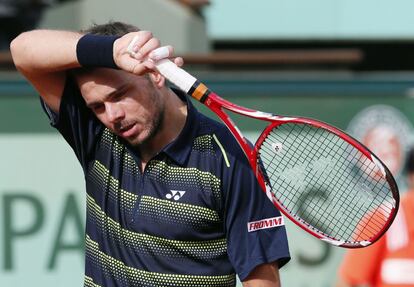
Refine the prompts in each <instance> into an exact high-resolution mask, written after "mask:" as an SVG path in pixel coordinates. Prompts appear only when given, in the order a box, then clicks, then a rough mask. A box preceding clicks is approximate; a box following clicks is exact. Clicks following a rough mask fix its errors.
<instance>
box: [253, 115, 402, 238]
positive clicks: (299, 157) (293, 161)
mask: <svg viewBox="0 0 414 287" xmlns="http://www.w3.org/2000/svg"><path fill="white" fill-rule="evenodd" d="M259 154H260V158H261V162H262V164H263V166H264V168H265V170H266V172H267V177H268V178H269V182H270V185H271V187H272V190H273V193H274V195H275V197H276V199H277V200H278V202H279V203H280V205H281V206H283V208H285V209H286V210H287V211H288V212H289V213H290V214H292V215H293V216H294V217H295V219H296V220H300V221H302V222H305V223H306V224H308V225H309V227H311V228H312V229H314V230H315V231H317V232H319V233H323V234H324V235H328V236H329V237H332V238H335V239H337V240H344V241H347V242H353V241H362V240H369V239H370V238H372V237H373V236H375V235H376V234H378V232H379V231H381V230H382V229H383V228H384V225H385V224H386V222H387V220H388V217H389V215H390V213H391V212H392V209H393V207H394V199H393V197H392V193H391V192H390V187H389V184H388V182H387V180H386V179H385V178H384V176H383V175H382V173H381V170H380V169H379V168H378V166H377V165H376V164H375V163H373V162H372V161H371V160H370V159H369V158H367V157H366V156H365V155H363V154H362V153H361V152H360V151H359V150H358V149H356V148H355V147H353V146H352V145H350V144H349V143H348V142H347V141H345V140H343V139H342V138H341V137H339V136H338V135H336V134H334V133H332V132H330V131H328V130H325V129H322V128H317V127H314V126H312V125H310V124H297V123H287V124H283V125H281V126H278V127H277V128H274V129H273V130H272V131H271V132H270V133H269V134H268V135H267V138H266V140H265V141H264V142H263V143H262V145H261V146H260V147H259Z"/></svg>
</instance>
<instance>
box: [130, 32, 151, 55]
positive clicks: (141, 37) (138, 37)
mask: <svg viewBox="0 0 414 287" xmlns="http://www.w3.org/2000/svg"><path fill="white" fill-rule="evenodd" d="M134 34H135V36H134V38H133V39H132V40H131V42H130V43H129V45H128V48H127V51H128V53H129V54H130V55H131V56H134V55H135V54H137V53H138V52H139V50H140V49H141V48H142V47H143V46H144V45H145V44H146V43H147V42H148V41H150V40H151V39H153V35H152V33H151V32H149V31H139V32H136V33H134Z"/></svg>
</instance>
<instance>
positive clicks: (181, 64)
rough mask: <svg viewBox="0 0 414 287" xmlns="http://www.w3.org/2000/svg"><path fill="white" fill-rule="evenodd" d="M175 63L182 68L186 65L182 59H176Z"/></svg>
mask: <svg viewBox="0 0 414 287" xmlns="http://www.w3.org/2000/svg"><path fill="white" fill-rule="evenodd" d="M174 63H175V64H176V65H177V66H178V67H182V66H183V65H184V59H183V58H181V57H177V58H174Z"/></svg>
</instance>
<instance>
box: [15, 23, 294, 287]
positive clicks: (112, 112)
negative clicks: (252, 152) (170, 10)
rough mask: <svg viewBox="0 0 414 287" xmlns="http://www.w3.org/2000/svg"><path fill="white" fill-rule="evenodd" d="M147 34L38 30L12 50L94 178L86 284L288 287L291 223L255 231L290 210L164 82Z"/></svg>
mask: <svg viewBox="0 0 414 287" xmlns="http://www.w3.org/2000/svg"><path fill="white" fill-rule="evenodd" d="M137 30H138V29H137V28H135V27H133V26H130V25H126V24H123V23H109V24H105V25H100V26H96V27H93V28H91V29H89V30H88V31H87V33H86V34H85V35H84V34H82V33H75V32H68V31H49V30H39V31H32V32H28V33H24V34H22V35H20V36H19V37H17V38H16V39H15V40H14V41H13V42H12V44H11V51H12V55H13V59H14V62H15V65H16V67H17V68H18V69H19V71H21V73H22V74H23V75H24V76H25V77H26V78H27V79H28V80H29V81H30V82H31V83H32V85H33V86H34V87H35V88H36V89H37V90H38V92H39V93H40V95H41V98H42V104H43V107H44V109H45V111H46V113H47V115H48V116H49V118H50V119H51V123H52V125H53V126H54V127H56V128H57V129H58V130H59V132H60V133H62V135H63V136H64V138H65V139H66V141H67V142H68V143H69V144H70V145H71V147H72V148H73V150H74V152H75V154H76V156H77V158H78V160H79V162H80V163H81V165H82V168H83V171H84V173H85V179H86V191H87V224H86V255H85V257H86V258H85V260H86V267H85V286H192V287H193V286H220V287H223V286H235V273H237V274H238V275H239V277H240V279H241V280H242V281H243V284H244V286H279V285H280V282H279V271H278V270H279V268H280V267H282V266H283V265H284V264H285V263H286V262H287V261H289V259H290V258H289V252H288V247H287V240H286V233H285V229H284V227H283V226H279V227H275V228H270V229H263V230H257V231H255V232H248V230H247V226H248V223H249V222H252V221H258V220H264V219H267V218H272V217H277V216H280V214H279V212H278V211H277V210H276V209H275V208H274V207H273V205H272V204H271V202H270V201H269V200H268V199H267V198H266V196H265V194H264V193H263V192H262V191H261V190H260V188H259V186H258V183H257V181H256V179H255V177H254V174H253V172H252V171H251V169H250V167H249V164H248V161H247V160H246V158H245V156H244V155H243V152H242V151H241V149H240V148H239V146H238V144H237V143H236V142H235V140H234V139H233V137H232V136H231V134H230V133H229V131H228V130H227V129H226V128H225V127H224V126H223V125H221V124H219V123H217V122H215V121H213V120H211V119H209V118H207V117H205V116H204V115H202V114H200V113H198V112H197V111H196V109H195V108H194V107H193V105H192V104H191V102H190V101H189V100H188V99H187V98H186V96H185V95H183V93H181V92H178V91H175V90H171V89H170V88H168V87H167V86H166V85H165V79H164V78H163V77H162V76H161V75H160V74H159V73H157V72H156V71H155V70H154V61H157V60H159V59H160V54H159V53H158V52H159V51H160V50H159V49H157V48H158V47H159V46H160V43H159V40H158V39H156V38H154V37H153V36H152V35H151V33H149V32H146V31H138V32H136V31H137ZM114 35H115V36H114ZM134 37H138V41H137V42H136V44H135V46H134V47H133V52H134V53H133V56H132V55H130V54H129V53H128V46H129V44H130V43H131V41H132V39H134ZM162 49H163V51H165V50H167V51H168V53H167V54H169V55H167V56H171V55H172V47H164V48H162ZM162 54H165V53H161V55H162ZM175 62H176V63H177V64H182V59H180V58H178V59H175Z"/></svg>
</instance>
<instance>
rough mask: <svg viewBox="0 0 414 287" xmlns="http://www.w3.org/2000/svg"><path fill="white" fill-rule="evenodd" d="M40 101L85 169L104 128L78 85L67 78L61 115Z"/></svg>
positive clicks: (51, 121)
mask: <svg viewBox="0 0 414 287" xmlns="http://www.w3.org/2000/svg"><path fill="white" fill-rule="evenodd" d="M40 100H41V105H42V107H43V110H44V111H45V113H46V115H47V116H48V118H49V120H50V124H51V126H53V127H54V128H56V129H57V130H58V131H59V132H60V133H61V134H62V135H63V137H64V138H65V140H66V141H67V142H68V143H69V145H70V146H71V147H72V149H73V151H74V152H75V154H76V157H77V158H78V160H79V162H80V163H81V165H82V167H83V168H85V166H86V164H87V162H88V158H89V155H90V154H91V152H92V151H93V149H94V146H95V143H96V139H97V137H98V135H99V134H100V133H101V132H102V129H103V126H102V124H101V123H100V122H99V120H98V119H97V118H96V117H95V115H94V114H93V112H92V111H91V110H90V109H89V108H88V107H87V106H86V104H85V101H84V99H83V97H82V95H81V93H80V91H79V88H78V86H77V84H76V83H75V81H74V80H73V79H72V77H70V76H68V77H67V79H66V83H65V88H64V90H63V95H62V99H61V103H60V107H59V113H55V112H54V111H53V110H52V109H50V107H48V106H47V104H46V103H45V102H44V101H43V100H42V99H40Z"/></svg>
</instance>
